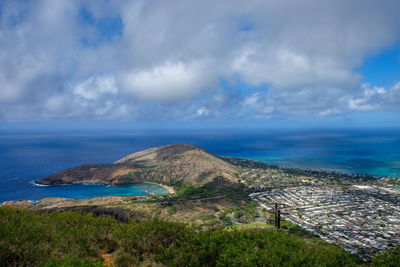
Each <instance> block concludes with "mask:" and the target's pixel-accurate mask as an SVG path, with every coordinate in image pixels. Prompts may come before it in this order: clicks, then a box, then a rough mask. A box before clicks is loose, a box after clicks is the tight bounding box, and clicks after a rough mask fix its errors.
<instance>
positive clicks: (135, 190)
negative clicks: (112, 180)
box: [37, 183, 168, 198]
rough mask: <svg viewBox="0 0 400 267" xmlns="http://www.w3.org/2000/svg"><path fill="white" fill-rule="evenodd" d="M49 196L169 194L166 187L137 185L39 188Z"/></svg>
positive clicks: (83, 196)
mask: <svg viewBox="0 0 400 267" xmlns="http://www.w3.org/2000/svg"><path fill="white" fill-rule="evenodd" d="M37 187H40V188H41V189H40V190H43V192H45V193H46V194H47V195H48V196H54V197H68V198H93V197H100V196H139V195H149V194H150V195H163V194H168V190H167V189H166V188H165V187H162V186H159V185H156V184H145V183H143V184H135V185H121V186H108V185H100V184H95V185H89V184H85V185H58V186H37Z"/></svg>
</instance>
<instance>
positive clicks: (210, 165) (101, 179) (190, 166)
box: [36, 144, 237, 185]
mask: <svg viewBox="0 0 400 267" xmlns="http://www.w3.org/2000/svg"><path fill="white" fill-rule="evenodd" d="M236 172H237V170H236V167H235V166H234V165H232V164H230V163H228V162H226V161H224V160H222V159H220V158H219V157H217V156H215V155H213V154H211V153H209V152H207V151H205V150H204V149H202V148H200V147H197V146H194V145H189V144H172V145H165V146H160V147H155V148H150V149H147V150H143V151H139V152H136V153H133V154H130V155H128V156H126V157H124V158H122V159H120V160H118V161H116V162H115V163H114V164H84V165H81V166H78V167H75V168H71V169H67V170H65V171H62V172H59V173H56V174H54V175H50V176H48V177H45V178H43V179H41V180H39V181H36V182H37V183H39V184H44V185H59V184H82V183H88V184H94V183H100V184H110V185H121V184H132V183H140V182H157V183H163V184H170V185H178V184H198V185H204V184H207V183H210V182H212V181H213V180H214V179H215V178H218V179H219V180H221V178H222V179H223V180H224V181H225V182H229V183H231V184H236V183H237V180H236V179H235V173H236Z"/></svg>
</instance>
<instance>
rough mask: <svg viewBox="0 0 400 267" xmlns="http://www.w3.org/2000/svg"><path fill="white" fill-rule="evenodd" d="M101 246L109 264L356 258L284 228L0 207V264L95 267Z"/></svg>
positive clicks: (319, 262)
mask: <svg viewBox="0 0 400 267" xmlns="http://www.w3.org/2000/svg"><path fill="white" fill-rule="evenodd" d="M210 219H211V217H210ZM104 253H106V254H108V255H109V254H111V255H112V260H113V263H114V264H115V266H137V265H142V264H144V265H146V266H151V265H159V264H162V265H167V266H170V265H172V266H257V265H260V266H357V265H360V262H359V260H358V259H356V258H354V257H353V256H351V255H349V254H348V253H346V252H345V251H343V250H342V249H341V248H339V247H337V246H334V245H331V244H328V243H326V242H321V241H319V242H314V241H313V239H309V240H308V241H306V240H304V238H302V237H299V236H297V235H292V234H289V233H287V232H285V231H274V230H270V229H259V230H255V229H246V228H241V229H235V228H231V229H230V230H227V229H226V228H222V227H217V228H210V229H209V230H206V231H199V229H198V228H196V227H190V226H188V225H187V224H183V223H170V222H165V221H160V220H147V221H143V222H135V221H129V222H128V223H121V222H118V221H116V220H114V219H111V218H109V217H104V216H98V217H95V216H94V215H92V214H91V213H81V212H53V213H45V214H36V213H33V212H31V211H27V210H18V209H13V208H9V207H0V263H1V264H2V265H4V266H101V264H102V261H101V255H104ZM390 257H398V255H397V254H394V255H389V256H386V257H384V256H382V257H381V258H383V259H382V260H381V261H386V262H387V261H388V258H390ZM394 262H396V261H394Z"/></svg>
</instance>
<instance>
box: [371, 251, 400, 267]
mask: <svg viewBox="0 0 400 267" xmlns="http://www.w3.org/2000/svg"><path fill="white" fill-rule="evenodd" d="M371 266H382V267H397V266H400V249H392V250H390V251H388V252H385V253H381V254H378V255H376V256H375V258H373V259H372V264H371Z"/></svg>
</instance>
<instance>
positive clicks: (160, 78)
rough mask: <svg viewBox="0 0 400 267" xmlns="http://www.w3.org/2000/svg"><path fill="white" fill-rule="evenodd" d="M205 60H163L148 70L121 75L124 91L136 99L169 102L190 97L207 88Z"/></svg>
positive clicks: (207, 79) (207, 77) (209, 76)
mask: <svg viewBox="0 0 400 267" xmlns="http://www.w3.org/2000/svg"><path fill="white" fill-rule="evenodd" d="M207 67H208V66H207V64H206V63H205V62H193V63H188V64H185V63H182V62H176V63H171V62H166V63H163V64H161V65H159V66H156V67H153V68H151V69H146V70H139V71H129V72H125V73H123V74H122V75H121V84H122V86H123V88H124V90H125V92H127V93H129V94H132V95H134V96H136V97H138V98H140V99H144V100H149V101H160V102H173V101H180V100H186V99H190V98H192V97H195V96H197V95H199V94H200V92H201V91H202V90H207V89H209V88H207V87H208V86H210V84H212V82H213V81H211V83H210V79H211V80H212V79H213V78H214V77H212V74H211V73H209V70H208V68H207Z"/></svg>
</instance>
